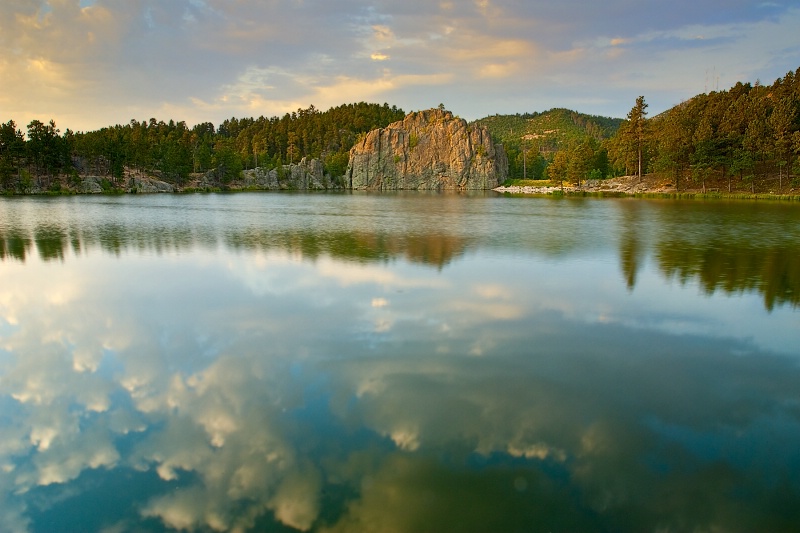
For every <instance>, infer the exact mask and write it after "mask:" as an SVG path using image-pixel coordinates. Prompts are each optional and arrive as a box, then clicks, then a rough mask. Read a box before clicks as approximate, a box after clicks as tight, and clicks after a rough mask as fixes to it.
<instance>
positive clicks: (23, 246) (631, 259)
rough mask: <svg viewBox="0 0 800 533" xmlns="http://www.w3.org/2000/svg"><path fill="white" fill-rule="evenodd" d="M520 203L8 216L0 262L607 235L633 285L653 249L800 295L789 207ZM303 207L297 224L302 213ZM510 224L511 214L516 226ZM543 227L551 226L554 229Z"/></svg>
mask: <svg viewBox="0 0 800 533" xmlns="http://www.w3.org/2000/svg"><path fill="white" fill-rule="evenodd" d="M426 200H428V201H431V200H434V201H435V200H436V198H430V197H427V198H426ZM505 200H506V201H507V202H513V201H514V200H515V199H505ZM524 201H526V202H534V203H533V204H532V205H534V206H535V207H534V209H530V210H516V211H513V213H512V214H513V215H514V216H516V217H519V216H520V215H525V216H527V217H529V218H530V219H531V220H529V221H527V222H526V223H530V224H531V225H532V226H533V227H534V228H536V229H535V231H530V230H527V229H525V228H519V227H513V226H512V227H509V226H503V225H502V223H499V224H498V223H495V225H494V226H486V227H483V228H475V227H470V226H471V224H472V217H473V216H474V215H475V213H469V212H467V213H464V212H456V213H448V217H449V218H447V222H446V223H443V222H442V220H441V219H435V218H430V217H429V215H430V214H431V213H428V212H425V213H424V215H425V217H423V219H422V222H421V223H420V226H421V227H420V226H413V225H410V224H409V223H408V221H396V223H395V224H391V223H389V224H387V223H385V222H382V223H380V224H377V225H375V224H374V222H375V221H374V219H375V218H377V217H385V216H387V215H386V214H385V213H378V214H377V215H376V214H375V213H374V212H370V213H369V214H368V215H367V216H368V217H370V218H369V220H370V222H371V223H373V225H374V226H375V227H373V228H371V229H370V228H364V227H359V226H358V225H355V226H354V225H350V224H348V225H346V226H342V225H341V224H338V225H337V224H330V225H327V226H322V227H320V226H318V225H314V226H313V227H309V226H308V225H307V224H304V223H303V222H302V220H300V221H294V223H290V224H289V225H288V227H284V226H281V227H275V222H274V221H268V223H266V224H261V225H258V224H253V223H245V224H233V225H230V226H226V227H225V229H224V230H222V231H221V230H220V228H219V227H218V226H217V225H209V224H206V223H205V221H204V220H203V219H202V218H200V219H198V218H196V217H195V218H180V217H178V218H176V219H173V220H167V221H166V223H160V221H159V220H158V219H154V220H147V221H146V223H142V220H139V219H138V215H136V216H137V220H131V219H130V218H123V219H120V220H119V221H117V222H107V221H105V220H103V219H102V218H101V219H100V220H86V219H82V220H81V219H78V220H76V219H75V217H72V218H71V219H70V218H67V219H61V220H47V221H46V222H42V221H34V222H33V224H32V225H30V226H28V227H23V226H20V225H19V224H15V223H14V222H13V219H14V217H13V215H11V216H7V217H6V219H5V220H3V219H0V260H18V261H23V262H24V261H25V260H26V259H27V258H28V257H29V256H30V253H31V250H32V249H33V247H34V245H35V248H36V250H37V252H38V255H39V257H40V258H41V259H42V260H44V261H63V260H64V259H65V257H66V255H67V254H68V253H69V251H70V250H71V251H72V253H73V254H75V255H79V254H80V253H81V252H87V253H88V252H89V251H91V250H93V249H100V250H101V251H103V252H104V253H109V254H113V255H116V256H119V255H121V254H123V253H129V252H133V253H145V252H154V253H156V254H163V253H185V252H188V251H190V250H193V249H196V248H204V249H208V250H214V249H216V248H218V247H219V246H224V247H226V248H228V249H232V250H237V251H242V252H253V251H270V250H273V251H274V250H280V251H286V252H289V253H291V254H299V255H300V256H302V257H303V258H305V259H308V260H311V261H315V260H317V259H319V258H320V257H326V256H330V257H334V258H337V259H342V260H354V261H359V262H387V261H392V260H395V259H397V258H404V259H406V260H409V261H412V262H418V263H420V264H425V265H430V266H434V267H436V268H439V269H441V268H443V267H445V266H447V265H448V264H450V263H451V262H452V261H454V260H455V259H457V258H459V257H460V256H463V255H464V254H465V253H467V252H468V251H469V250H470V249H472V250H479V249H483V248H492V249H495V250H500V251H506V252H507V251H520V252H524V253H534V254H545V255H551V256H563V255H571V254H572V255H574V254H582V253H585V252H586V251H587V250H592V249H594V248H597V247H598V245H599V246H602V243H603V241H611V240H613V239H614V238H616V239H617V242H618V250H619V252H618V253H619V263H620V267H621V269H622V273H623V276H624V279H625V283H626V285H627V287H628V289H629V290H631V291H633V290H634V289H635V287H636V283H637V275H638V273H639V270H640V269H641V267H642V265H643V264H644V263H645V261H646V260H647V258H648V256H649V255H652V257H653V259H654V261H655V262H656V263H657V264H658V266H659V270H660V271H661V272H662V273H663V275H664V276H665V278H666V279H670V280H673V279H674V280H677V281H679V282H680V283H682V284H686V283H690V282H697V283H699V284H700V285H701V286H702V288H703V289H704V290H705V291H706V292H708V293H713V292H715V291H716V290H722V291H724V292H726V293H741V292H752V291H755V292H758V293H760V294H762V295H763V297H764V305H765V307H766V308H767V309H768V310H772V309H773V308H774V307H775V306H776V305H785V304H789V305H792V306H794V307H796V306H797V305H798V304H799V303H800V259H798V254H797V253H795V252H796V250H797V246H798V244H797V243H798V242H800V230H799V229H798V228H800V213H798V210H797V209H794V207H795V206H786V205H780V204H774V205H763V204H760V205H759V204H754V203H745V202H741V203H725V202H715V203H700V202H689V203H688V204H687V203H686V202H673V201H670V202H666V203H665V202H647V201H642V200H632V199H624V200H606V201H604V202H605V203H606V204H607V205H606V206H605V207H606V211H608V210H609V209H610V210H612V211H613V210H616V211H618V213H616V214H609V213H607V212H603V213H602V214H601V216H600V217H599V221H598V220H593V217H595V216H596V213H595V212H594V211H597V209H596V206H597V204H598V202H597V201H587V200H586V199H578V200H575V201H571V202H569V203H570V204H571V206H570V209H567V208H566V207H565V206H564V204H563V203H562V202H558V201H548V200H545V202H546V203H536V202H535V201H534V200H532V199H524ZM476 202H477V201H476ZM610 206H613V207H610ZM123 207H127V208H128V209H136V208H137V207H138V206H136V205H127V206H123ZM162 207H164V208H165V209H169V208H175V206H174V205H169V206H162ZM516 207H517V208H518V207H519V206H516ZM212 209H213V207H212ZM492 209H496V208H494V207H493V208H492ZM497 211H498V212H493V211H492V210H490V209H486V210H483V211H480V212H478V213H477V214H478V215H480V216H483V217H486V216H490V215H491V216H494V215H497V217H496V218H497V219H500V220H504V219H505V217H506V216H507V215H508V214H509V213H508V212H504V211H502V210H497ZM111 212H112V213H113V211H111ZM565 213H566V216H565ZM581 213H582V214H581ZM280 215H281V213H277V214H276V216H280ZM303 215H304V216H306V220H307V217H310V216H312V214H311V213H303ZM416 215H419V213H416ZM581 216H584V217H587V218H588V220H593V221H592V222H591V223H592V224H605V226H604V227H595V228H593V229H587V228H584V227H581V225H582V224H583V223H584V222H583V221H582V220H581V219H580V218H578V217H581ZM519 220H520V219H519V218H516V219H514V223H519V222H518V221H519ZM551 226H555V227H556V228H558V229H557V230H556V231H553V230H551ZM423 228H424V231H423ZM476 229H477V230H478V231H475V230H476Z"/></svg>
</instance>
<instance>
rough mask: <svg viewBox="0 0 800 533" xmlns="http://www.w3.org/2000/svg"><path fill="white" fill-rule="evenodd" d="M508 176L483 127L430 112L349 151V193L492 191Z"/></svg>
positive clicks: (371, 136)
mask: <svg viewBox="0 0 800 533" xmlns="http://www.w3.org/2000/svg"><path fill="white" fill-rule="evenodd" d="M507 176H508V159H507V158H506V153H505V150H504V149H503V146H502V145H495V144H494V143H493V142H492V138H491V135H490V134H489V130H488V129H486V127H482V126H476V125H472V126H469V125H468V124H467V122H466V121H465V120H463V119H460V118H455V117H453V114H452V113H450V112H449V111H444V110H441V109H430V110H427V111H420V112H417V113H411V114H410V115H408V116H406V117H405V119H403V120H402V121H400V122H395V123H393V124H390V125H389V126H387V127H386V128H383V129H378V130H373V131H371V132H369V133H368V134H367V135H366V136H365V137H364V139H363V140H361V141H359V142H358V143H356V145H355V146H354V147H353V149H352V150H350V164H349V167H348V169H347V174H346V175H345V181H346V186H348V187H350V188H351V189H378V190H400V189H405V190H407V189H430V190H439V189H493V188H494V187H497V186H498V185H499V184H500V183H502V182H503V181H505V179H506V177H507Z"/></svg>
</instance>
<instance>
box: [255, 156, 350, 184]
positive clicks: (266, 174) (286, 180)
mask: <svg viewBox="0 0 800 533" xmlns="http://www.w3.org/2000/svg"><path fill="white" fill-rule="evenodd" d="M242 177H243V184H244V186H245V187H255V188H258V189H266V190H298V191H308V190H327V189H340V188H341V183H340V180H337V179H334V178H332V177H331V176H328V175H327V174H325V171H324V170H323V168H322V161H320V160H319V159H306V158H305V157H304V158H303V159H302V160H301V161H300V162H299V163H296V164H295V163H292V164H290V165H283V166H282V167H281V169H280V171H279V170H278V169H277V168H273V169H266V168H261V167H259V168H256V169H254V170H245V171H244V172H243V173H242Z"/></svg>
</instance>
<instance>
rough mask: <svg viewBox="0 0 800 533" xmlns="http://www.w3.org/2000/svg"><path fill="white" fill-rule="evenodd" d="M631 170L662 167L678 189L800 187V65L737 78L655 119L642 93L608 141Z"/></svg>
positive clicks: (614, 159) (618, 164)
mask: <svg viewBox="0 0 800 533" xmlns="http://www.w3.org/2000/svg"><path fill="white" fill-rule="evenodd" d="M608 151H609V155H610V157H611V163H612V165H613V166H614V167H615V168H617V169H621V170H624V171H625V172H626V174H638V173H639V170H638V169H639V166H640V162H641V168H642V172H643V173H658V174H660V175H662V176H663V177H664V178H665V179H668V180H669V181H671V182H672V183H671V184H672V185H673V186H674V187H675V188H676V189H678V190H682V189H686V188H695V189H701V190H705V189H707V188H709V187H713V188H718V189H722V190H727V191H728V192H731V191H733V190H737V189H738V190H749V191H750V192H752V193H756V192H775V193H781V192H785V191H787V190H788V189H790V188H794V189H796V188H798V187H800V180H798V174H800V165H798V154H800V69H797V71H796V72H789V73H787V74H786V76H784V77H783V78H780V79H778V80H776V81H775V82H774V83H772V84H771V85H762V84H761V83H760V82H756V84H755V85H751V84H749V83H737V84H736V85H735V86H734V87H732V88H731V89H730V90H728V91H719V92H711V93H709V94H700V95H697V96H695V97H694V98H692V99H690V100H688V101H686V102H683V103H682V104H680V105H678V106H675V107H674V108H672V109H670V110H668V111H666V112H664V113H661V114H660V115H658V116H655V117H653V118H649V119H648V118H647V117H646V103H644V98H643V97H641V98H640V100H639V101H637V104H636V105H635V106H634V107H633V109H631V113H629V115H628V120H626V121H625V122H624V123H623V124H622V126H621V127H620V130H619V133H618V134H617V135H616V136H615V137H614V138H612V139H611V140H610V141H609V142H608Z"/></svg>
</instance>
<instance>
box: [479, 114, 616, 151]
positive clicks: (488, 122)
mask: <svg viewBox="0 0 800 533" xmlns="http://www.w3.org/2000/svg"><path fill="white" fill-rule="evenodd" d="M622 122H623V119H621V118H610V117H599V116H595V115H586V114H584V113H578V112H576V111H571V110H569V109H562V108H553V109H551V110H549V111H544V112H541V113H524V114H519V113H518V114H516V115H492V116H488V117H486V118H482V119H479V120H477V121H476V123H478V124H480V125H482V126H486V127H487V128H489V131H490V132H491V133H492V135H493V136H495V137H496V139H497V141H499V142H502V143H503V144H506V145H509V146H518V145H521V144H523V143H524V144H527V145H530V146H539V148H540V149H541V150H542V151H543V152H554V151H556V150H558V149H560V148H566V146H567V145H569V144H570V142H573V141H582V140H584V139H585V138H587V137H589V138H593V139H595V140H596V141H602V140H603V139H608V138H611V137H613V136H614V135H615V134H616V132H617V130H618V129H619V126H620V124H622Z"/></svg>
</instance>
